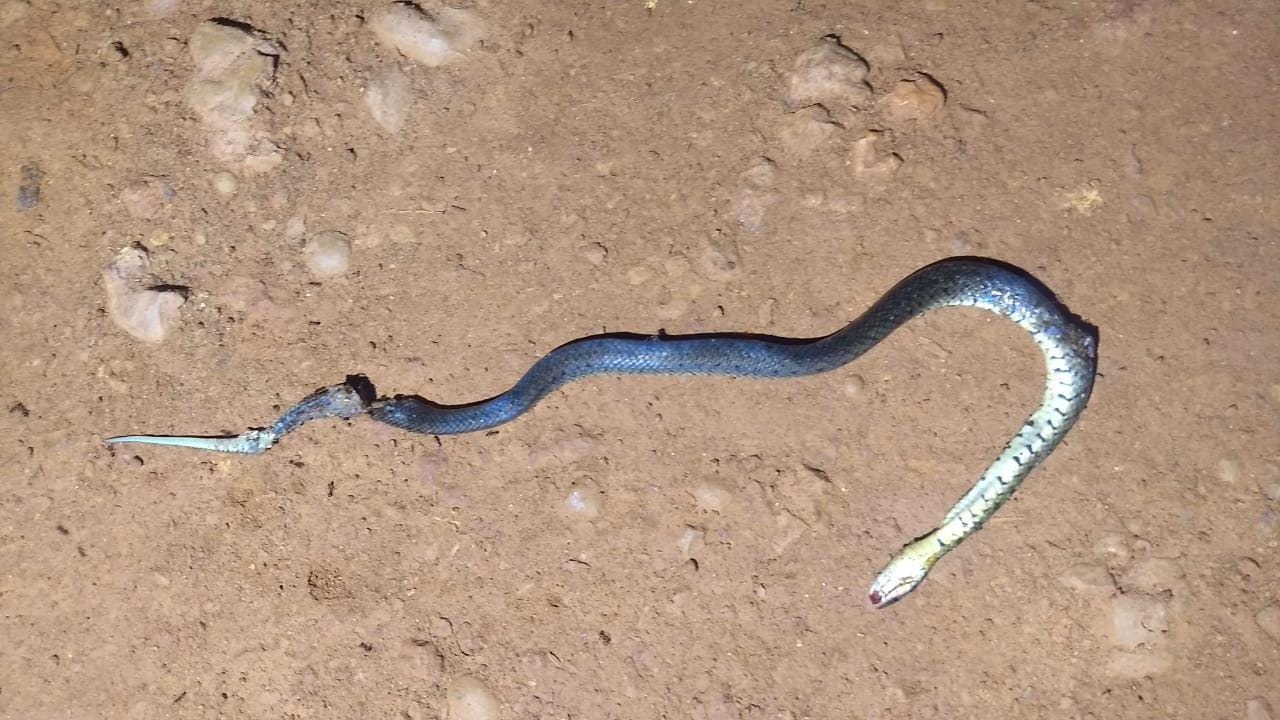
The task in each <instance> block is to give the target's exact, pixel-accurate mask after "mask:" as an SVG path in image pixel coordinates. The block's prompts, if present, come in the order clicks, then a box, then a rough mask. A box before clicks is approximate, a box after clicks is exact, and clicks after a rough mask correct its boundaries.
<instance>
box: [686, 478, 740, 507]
mask: <svg viewBox="0 0 1280 720" xmlns="http://www.w3.org/2000/svg"><path fill="white" fill-rule="evenodd" d="M693 498H694V501H695V502H697V503H698V507H700V508H702V509H703V510H710V511H712V512H717V513H718V512H723V511H724V509H725V508H727V507H728V506H729V502H730V501H731V500H732V499H733V495H732V494H731V493H730V492H729V490H728V489H727V488H725V487H724V486H723V485H721V484H720V483H718V482H715V481H713V480H706V481H703V482H701V483H698V486H697V487H695V488H694V489H693Z"/></svg>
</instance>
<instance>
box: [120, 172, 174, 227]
mask: <svg viewBox="0 0 1280 720" xmlns="http://www.w3.org/2000/svg"><path fill="white" fill-rule="evenodd" d="M176 195H177V192H176V191H174V189H173V184H172V183H170V182H169V181H168V180H166V179H165V178H161V177H149V178H143V179H141V180H138V181H136V182H132V183H129V184H128V185H126V186H125V187H124V188H123V189H122V190H120V202H121V203H123V204H124V209H125V212H128V213H129V215H130V216H131V217H135V218H138V219H139V220H150V219H151V218H153V217H155V216H156V215H157V214H158V213H159V212H160V208H162V207H164V206H165V204H167V203H168V202H170V201H171V200H173V198H174V197H175V196H176Z"/></svg>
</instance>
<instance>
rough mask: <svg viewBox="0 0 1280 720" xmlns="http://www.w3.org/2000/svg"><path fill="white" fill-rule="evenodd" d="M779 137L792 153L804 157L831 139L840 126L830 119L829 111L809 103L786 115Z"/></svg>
mask: <svg viewBox="0 0 1280 720" xmlns="http://www.w3.org/2000/svg"><path fill="white" fill-rule="evenodd" d="M783 123H784V124H783V127H782V132H780V133H779V139H780V140H781V141H782V146H783V147H785V148H786V149H787V151H788V152H790V153H792V154H793V155H798V156H801V157H804V156H806V155H809V154H811V153H813V151H814V150H817V149H818V148H819V147H821V146H822V145H824V144H825V143H826V142H827V141H828V140H830V139H831V136H832V135H835V134H836V131H837V130H839V129H840V126H839V125H837V124H836V123H834V122H832V121H831V113H829V112H827V109H826V108H824V107H822V106H821V105H810V106H809V107H806V108H801V109H800V111H799V112H796V113H794V114H791V115H787V116H786V119H785V120H784V121H783Z"/></svg>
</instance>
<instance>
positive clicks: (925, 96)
mask: <svg viewBox="0 0 1280 720" xmlns="http://www.w3.org/2000/svg"><path fill="white" fill-rule="evenodd" d="M946 101H947V94H946V92H945V91H944V90H943V89H942V86H941V85H939V84H938V83H937V81H935V80H934V79H933V78H931V77H929V76H928V75H923V74H921V75H920V76H919V77H918V78H916V79H915V80H903V81H902V82H900V83H898V84H897V86H896V87H894V88H893V90H892V91H890V92H889V94H888V95H885V96H884V97H882V98H880V102H879V103H877V105H878V107H879V109H880V114H881V115H882V116H883V117H884V118H885V120H887V121H888V122H889V123H890V124H891V125H904V124H906V123H913V122H919V121H922V120H928V119H930V118H932V117H933V116H934V115H937V114H938V111H939V110H941V109H942V106H943V104H944V103H946Z"/></svg>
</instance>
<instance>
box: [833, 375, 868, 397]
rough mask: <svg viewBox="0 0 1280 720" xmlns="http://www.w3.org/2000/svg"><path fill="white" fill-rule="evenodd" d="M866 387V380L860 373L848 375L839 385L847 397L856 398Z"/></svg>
mask: <svg viewBox="0 0 1280 720" xmlns="http://www.w3.org/2000/svg"><path fill="white" fill-rule="evenodd" d="M866 389H867V381H866V380H865V379H864V378H863V377H862V376H861V375H850V376H849V378H848V379H847V380H845V381H844V384H842V385H841V386H840V390H841V392H843V393H844V396H845V397H847V398H856V397H859V396H861V395H862V393H863V392H865V391H866Z"/></svg>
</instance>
